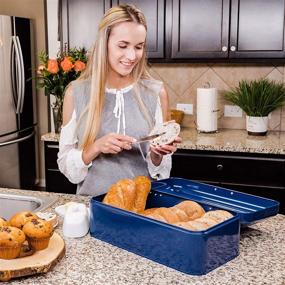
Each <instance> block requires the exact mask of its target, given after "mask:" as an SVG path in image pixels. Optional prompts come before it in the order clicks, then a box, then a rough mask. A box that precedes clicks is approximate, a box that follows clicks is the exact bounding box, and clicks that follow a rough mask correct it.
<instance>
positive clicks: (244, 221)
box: [152, 177, 279, 226]
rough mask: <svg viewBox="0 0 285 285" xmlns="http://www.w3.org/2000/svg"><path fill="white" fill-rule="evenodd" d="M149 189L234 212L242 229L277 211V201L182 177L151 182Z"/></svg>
mask: <svg viewBox="0 0 285 285" xmlns="http://www.w3.org/2000/svg"><path fill="white" fill-rule="evenodd" d="M152 190H155V191H157V192H161V193H167V194H171V193H175V195H176V196H177V195H178V196H180V197H181V198H184V199H189V200H194V201H196V202H198V203H199V202H201V203H203V204H209V205H210V207H211V206H214V207H217V208H221V209H224V210H228V211H231V212H235V213H237V214H238V215H239V217H240V224H241V225H242V226H247V225H249V224H252V223H255V222H257V221H260V220H262V219H265V218H268V217H270V216H274V215H276V214H277V213H278V210H279V202H277V201H275V200H271V199H267V198H263V197H259V196H254V195H250V194H245V193H241V192H238V191H234V190H230V189H226V188H222V187H218V186H213V185H209V184H205V183H200V182H194V181H191V180H188V179H183V178H176V177H172V178H169V179H164V180H159V181H154V182H153V183H152ZM210 207H209V209H210Z"/></svg>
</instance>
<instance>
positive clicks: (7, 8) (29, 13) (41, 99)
mask: <svg viewBox="0 0 285 285" xmlns="http://www.w3.org/2000/svg"><path fill="white" fill-rule="evenodd" d="M0 15H12V16H18V17H25V18H30V19H32V20H33V23H34V25H33V27H34V42H35V47H34V48H35V58H34V60H35V61H36V65H38V62H37V55H38V53H39V51H42V50H45V45H46V42H45V16H44V0H0ZM36 96H37V106H36V108H37V117H38V136H37V137H38V142H39V153H40V155H39V159H38V166H37V168H38V178H39V179H40V183H41V184H42V185H43V184H44V180H43V179H44V148H43V143H42V142H41V141H40V137H41V135H42V134H44V133H47V131H48V115H47V98H46V96H45V95H44V93H43V91H42V90H37V91H36Z"/></svg>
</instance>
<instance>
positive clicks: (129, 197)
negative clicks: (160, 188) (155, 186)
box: [103, 176, 151, 213]
mask: <svg viewBox="0 0 285 285" xmlns="http://www.w3.org/2000/svg"><path fill="white" fill-rule="evenodd" d="M150 189H151V182H150V179H149V178H148V177H145V176H137V177H135V178H134V180H132V179H121V180H119V181H118V182H117V183H115V184H113V185H111V187H110V188H109V191H108V193H107V194H106V196H105V197H104V199H103V203H105V204H108V205H111V206H114V207H117V208H121V209H124V210H128V211H132V212H136V213H137V212H142V211H143V210H144V208H145V204H146V200H147V196H148V193H149V191H150Z"/></svg>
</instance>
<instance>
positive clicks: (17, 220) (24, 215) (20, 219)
mask: <svg viewBox="0 0 285 285" xmlns="http://www.w3.org/2000/svg"><path fill="white" fill-rule="evenodd" d="M36 218H38V216H37V215H36V214H34V213H32V212H28V211H26V212H19V213H17V214H15V215H14V216H13V217H12V218H11V219H10V221H9V224H10V226H12V227H16V228H19V229H22V228H23V226H24V225H25V224H26V223H27V222H29V221H31V220H32V219H36Z"/></svg>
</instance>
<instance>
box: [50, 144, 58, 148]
mask: <svg viewBox="0 0 285 285" xmlns="http://www.w3.org/2000/svg"><path fill="white" fill-rule="evenodd" d="M47 147H48V148H59V145H56V144H48V145H47Z"/></svg>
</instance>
